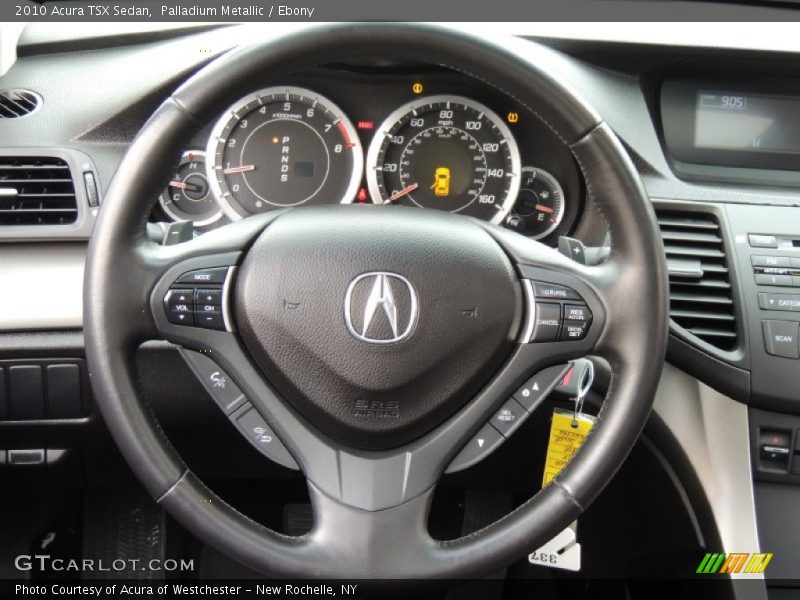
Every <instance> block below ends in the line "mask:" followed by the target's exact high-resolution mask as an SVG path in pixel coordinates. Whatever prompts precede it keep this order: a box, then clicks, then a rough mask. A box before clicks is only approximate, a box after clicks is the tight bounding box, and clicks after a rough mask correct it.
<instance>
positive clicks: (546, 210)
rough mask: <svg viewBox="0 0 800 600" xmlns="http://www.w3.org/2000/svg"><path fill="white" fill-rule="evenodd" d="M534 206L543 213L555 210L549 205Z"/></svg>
mask: <svg viewBox="0 0 800 600" xmlns="http://www.w3.org/2000/svg"><path fill="white" fill-rule="evenodd" d="M535 208H536V210H538V211H539V212H543V213H553V212H555V210H553V209H552V208H550V207H549V206H544V205H543V204H537V205H536V207H535Z"/></svg>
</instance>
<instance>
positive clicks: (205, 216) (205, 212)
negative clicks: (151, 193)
mask: <svg viewBox="0 0 800 600" xmlns="http://www.w3.org/2000/svg"><path fill="white" fill-rule="evenodd" d="M205 163H206V155H205V152H202V151H200V150H189V151H187V152H184V153H183V156H181V160H180V162H179V163H178V167H177V168H176V169H175V172H174V173H173V175H172V179H171V180H170V182H169V184H168V185H167V188H166V189H165V190H164V191H163V192H162V194H161V196H160V197H159V202H160V203H161V207H162V208H163V209H164V212H166V213H167V215H169V216H170V217H171V218H172V219H174V220H175V221H193V222H194V225H195V226H197V227H202V226H204V225H210V224H211V223H213V222H215V221H217V220H218V219H219V218H220V216H222V209H221V208H220V207H219V205H218V204H217V203H216V201H215V200H214V196H213V194H212V193H211V187H210V186H209V185H208V179H207V177H206V164H205Z"/></svg>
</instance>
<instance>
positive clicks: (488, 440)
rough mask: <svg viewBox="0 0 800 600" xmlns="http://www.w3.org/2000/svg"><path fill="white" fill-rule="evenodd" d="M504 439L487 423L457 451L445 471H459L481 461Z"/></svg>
mask: <svg viewBox="0 0 800 600" xmlns="http://www.w3.org/2000/svg"><path fill="white" fill-rule="evenodd" d="M504 439H505V438H504V437H503V436H502V435H500V432H498V431H497V430H496V429H495V428H494V427H492V426H491V425H489V424H488V423H487V424H486V425H484V426H483V427H481V428H480V431H478V433H476V434H475V437H473V438H472V439H471V440H470V441H469V443H468V444H467V445H466V446H464V449H463V450H461V452H459V453H458V455H457V456H456V457H455V458H454V459H453V462H451V463H450V466H449V467H447V470H446V471H445V473H454V472H455V471H461V470H463V469H466V468H468V467H471V466H472V465H474V464H475V463H478V462H480V461H482V460H483V459H484V458H486V457H487V456H489V455H490V454H491V453H492V452H494V450H495V448H497V447H498V446H499V445H500V444H502V443H503V440H504Z"/></svg>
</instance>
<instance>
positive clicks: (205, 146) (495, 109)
mask: <svg viewBox="0 0 800 600" xmlns="http://www.w3.org/2000/svg"><path fill="white" fill-rule="evenodd" d="M253 87H254V89H253V90H247V93H243V94H242V96H241V97H240V98H239V99H238V100H237V101H235V102H234V103H233V104H231V106H229V107H228V108H226V109H225V110H224V111H223V112H222V113H221V114H220V115H219V117H218V118H217V119H216V121H214V122H212V123H208V124H207V125H206V126H205V127H203V128H202V130H201V131H198V132H197V134H196V135H195V136H194V138H193V139H192V140H190V141H189V142H188V143H187V146H186V148H185V149H184V151H183V152H182V153H181V155H180V156H179V157H176V160H175V167H174V174H173V177H172V178H171V180H170V181H169V182H168V183H167V185H166V186H165V189H164V191H163V193H162V194H161V195H160V196H159V199H158V200H159V202H158V206H157V207H156V209H155V210H154V212H153V216H152V219H153V220H156V221H160V220H171V221H192V222H193V223H194V226H195V228H196V229H197V230H198V231H200V232H202V231H207V230H209V229H213V228H215V227H218V226H219V225H221V224H224V223H227V222H229V221H233V220H239V219H243V218H246V217H248V216H250V215H254V214H259V213H263V212H267V211H271V210H276V209H282V208H289V207H297V206H306V205H314V204H328V203H336V204H348V203H360V204H370V203H371V204H382V205H386V206H387V209H388V210H391V209H390V208H389V207H391V206H397V205H405V206H415V207H419V208H425V209H433V210H443V211H448V212H453V213H459V214H464V215H469V216H472V217H475V218H479V219H483V220H486V221H489V222H491V223H495V224H500V225H503V226H506V227H508V228H510V229H513V230H515V231H518V232H520V233H522V234H523V235H526V236H529V237H531V238H533V239H541V240H544V241H546V242H548V243H550V244H552V245H554V244H555V241H556V240H557V239H558V236H560V235H566V234H567V233H568V232H570V231H571V230H572V229H574V227H575V223H576V221H577V219H578V217H579V215H580V211H581V206H582V204H583V195H584V193H585V187H584V185H583V181H582V179H581V177H580V174H579V169H578V167H577V164H576V163H575V160H574V158H573V157H572V155H571V153H570V152H569V150H568V149H567V147H566V146H565V145H564V144H563V143H562V142H561V141H560V140H559V139H558V137H557V136H556V135H555V134H554V133H553V132H552V131H550V130H549V129H548V128H547V127H546V126H544V125H543V124H542V122H541V121H540V120H539V119H538V118H537V117H536V116H535V115H534V114H532V113H531V112H529V111H527V109H525V107H523V106H521V105H520V104H518V103H516V102H515V101H514V100H513V99H511V98H509V97H507V96H506V95H504V94H503V93H502V92H500V91H499V90H497V89H495V88H494V87H492V86H491V85H489V84H485V83H482V82H479V81H476V80H474V79H472V78H470V77H468V76H466V75H463V74H460V73H457V72H453V71H450V70H447V69H443V68H438V67H427V66H421V65H409V64H388V65H381V66H375V65H367V64H365V65H329V66H325V67H319V68H314V69H308V70H304V71H301V72H298V73H293V74H292V75H291V76H289V77H286V78H285V79H282V80H281V81H265V82H262V83H259V84H255V83H254V86H253ZM243 91H244V90H243Z"/></svg>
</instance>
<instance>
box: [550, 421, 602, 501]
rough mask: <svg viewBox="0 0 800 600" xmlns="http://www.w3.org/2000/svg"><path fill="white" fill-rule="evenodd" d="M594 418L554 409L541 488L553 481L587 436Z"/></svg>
mask: <svg viewBox="0 0 800 600" xmlns="http://www.w3.org/2000/svg"><path fill="white" fill-rule="evenodd" d="M594 421H595V418H594V417H593V416H591V415H584V414H580V413H579V414H578V415H577V416H576V415H575V413H574V412H573V411H571V410H570V411H568V410H561V409H558V408H557V409H555V410H554V411H553V422H552V424H551V425H550V440H549V441H548V442H547V457H546V459H545V463H544V476H543V477H542V487H544V486H546V485H547V484H548V483H550V482H551V481H553V479H555V477H556V475H558V474H559V473H560V472H561V469H563V468H564V466H565V465H566V464H567V463H568V462H569V460H570V459H571V458H572V457H573V456H574V455H575V453H576V452H577V451H578V448H580V447H581V444H583V440H584V439H586V436H587V435H589V430H591V428H592V425H594Z"/></svg>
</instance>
